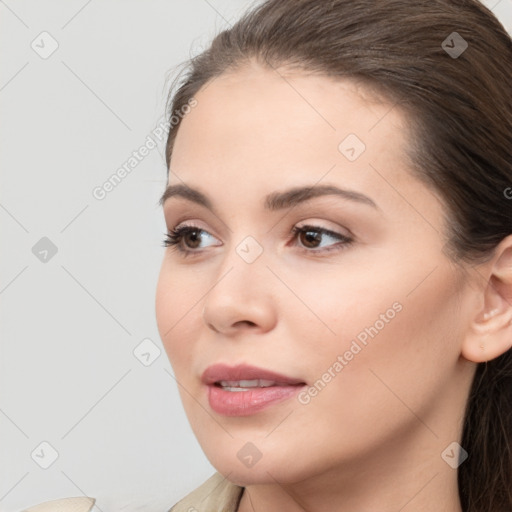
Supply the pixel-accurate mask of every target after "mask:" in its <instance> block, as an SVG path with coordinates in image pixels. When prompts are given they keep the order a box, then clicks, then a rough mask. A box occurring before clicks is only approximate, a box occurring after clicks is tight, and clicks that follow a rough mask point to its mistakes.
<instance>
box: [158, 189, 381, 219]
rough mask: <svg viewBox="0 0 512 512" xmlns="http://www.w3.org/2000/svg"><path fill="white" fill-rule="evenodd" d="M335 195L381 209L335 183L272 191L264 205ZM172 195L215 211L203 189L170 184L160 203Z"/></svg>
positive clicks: (276, 206) (273, 207)
mask: <svg viewBox="0 0 512 512" xmlns="http://www.w3.org/2000/svg"><path fill="white" fill-rule="evenodd" d="M327 195H335V196H339V197H342V198H344V199H347V200H349V201H353V202H357V203H361V204H365V205H368V206H371V207H372V208H375V209H378V210H380V208H379V207H378V206H377V204H376V203H375V201H374V200H373V199H371V198H370V197H368V196H367V195H365V194H362V193H361V192H357V191H355V190H347V189H342V188H338V187H336V186H334V185H312V186H302V187H294V188H290V189H288V190H285V191H283V192H272V193H271V194H268V195H267V196H265V202H264V207H265V209H266V210H270V211H277V210H283V209H285V208H290V207H293V206H296V205H298V204H300V203H303V202H305V201H309V200H310V199H313V198H315V197H320V196H327ZM171 197H182V198H184V199H187V200H188V201H191V202H193V203H196V204H199V205H201V206H204V207H206V208H208V209H209V210H211V211H212V212H215V210H214V207H213V204H212V202H211V201H210V199H209V198H208V197H207V196H206V195H205V194H203V193H202V192H201V191H199V190H197V189H195V188H192V187H189V186H188V185H185V184H177V185H169V186H167V188H166V189H165V191H164V193H163V194H162V197H161V198H160V201H159V204H160V205H162V206H163V204H164V203H165V201H167V199H170V198H171Z"/></svg>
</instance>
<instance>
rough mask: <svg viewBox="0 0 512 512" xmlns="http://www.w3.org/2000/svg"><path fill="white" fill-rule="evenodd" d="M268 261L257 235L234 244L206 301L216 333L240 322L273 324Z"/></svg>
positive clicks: (207, 315)
mask: <svg viewBox="0 0 512 512" xmlns="http://www.w3.org/2000/svg"><path fill="white" fill-rule="evenodd" d="M267 261H268V258H267V257H266V252H265V250H264V248H263V244H262V243H260V242H259V241H258V240H256V238H255V237H254V236H251V235H248V236H245V237H244V238H242V240H241V241H239V242H238V243H236V242H235V243H233V244H232V246H231V247H230V249H229V251H227V252H226V253H225V254H224V255H223V257H222V263H220V264H219V267H218V272H217V273H216V276H215V280H214V282H213V283H212V285H211V287H210V289H209V291H208V292H207V294H206V296H205V298H204V307H203V311H204V320H205V321H206V323H207V324H209V325H210V327H213V328H214V329H215V330H217V331H223V330H224V331H227V330H229V328H230V327H231V326H233V325H234V324H235V323H238V322H249V323H250V324H256V325H258V326H259V327H260V328H261V327H264V328H267V327H268V326H269V325H270V324H272V322H273V320H272V317H273V315H274V314H275V313H274V309H275V305H274V304H273V299H272V294H271V290H272V288H271V286H270V285H271V283H270V280H272V278H273V275H272V273H271V272H270V271H269V270H268V268H267Z"/></svg>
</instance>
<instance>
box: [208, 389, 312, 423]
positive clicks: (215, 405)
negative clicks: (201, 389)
mask: <svg viewBox="0 0 512 512" xmlns="http://www.w3.org/2000/svg"><path fill="white" fill-rule="evenodd" d="M303 387H304V385H298V386H269V387H267V388H249V389H248V391H226V390H224V389H222V388H221V387H219V386H215V385H213V384H212V385H209V386H208V401H209V402H210V407H211V408H212V409H213V410H214V411H215V412H217V413H219V414H223V415H224V416H249V415H250V414H255V413H257V412H259V411H262V410H263V409H265V408H267V407H268V406H270V405H272V404H275V403H277V402H282V401H283V400H287V399H288V398H291V397H292V396H294V395H296V394H297V393H298V392H299V391H300V390H301V389H302V388H303Z"/></svg>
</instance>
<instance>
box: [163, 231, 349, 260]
mask: <svg viewBox="0 0 512 512" xmlns="http://www.w3.org/2000/svg"><path fill="white" fill-rule="evenodd" d="M194 231H198V232H207V231H205V230H204V229H201V228H199V227H198V226H181V227H178V228H175V229H171V230H169V232H167V233H166V234H165V238H164V240H163V246H164V247H170V248H171V249H172V250H173V251H174V250H176V251H178V252H179V253H180V254H181V255H182V256H183V257H185V256H188V255H189V254H193V253H199V252H200V251H199V250H193V249H184V248H183V247H182V246H181V244H180V242H181V241H182V240H183V237H184V235H186V234H188V233H190V232H194ZM310 231H314V232H317V233H321V234H323V235H329V236H332V237H333V238H337V239H338V240H339V241H340V242H341V245H340V244H334V245H333V246H330V247H328V248H327V249H308V248H306V247H299V249H301V250H302V251H304V252H308V253H326V252H329V251H339V250H344V249H346V248H347V247H349V246H350V245H351V244H352V243H353V242H354V240H353V239H352V238H350V237H348V236H346V235H342V234H340V233H336V232H335V231H330V230H329V229H324V228H321V227H320V226H312V225H304V226H300V227H299V226H294V227H293V228H292V230H291V234H292V235H293V236H292V239H294V238H296V237H297V235H299V234H300V233H308V232H310Z"/></svg>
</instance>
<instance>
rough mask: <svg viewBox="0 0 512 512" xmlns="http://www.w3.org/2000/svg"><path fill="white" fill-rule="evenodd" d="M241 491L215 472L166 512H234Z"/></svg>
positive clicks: (240, 488)
mask: <svg viewBox="0 0 512 512" xmlns="http://www.w3.org/2000/svg"><path fill="white" fill-rule="evenodd" d="M243 491H244V488H243V487H240V486H239V485H235V484H234V483H232V482H230V481H229V480H227V479H226V478H225V477H224V476H223V475H221V474H220V473H218V472H216V473H214V474H213V475H212V476H211V477H210V478H208V480H206V481H205V482H203V483H202V484H201V485H200V486H199V487H197V488H196V489H195V490H193V491H192V492H191V493H189V494H187V495H186V496H185V497H184V498H183V499H182V500H180V501H179V502H178V503H176V504H175V505H174V506H173V507H172V508H171V509H170V510H169V511H168V512H197V511H200V510H208V511H211V512H217V511H218V512H236V511H237V509H238V504H239V503H240V499H241V497H242V493H243Z"/></svg>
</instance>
